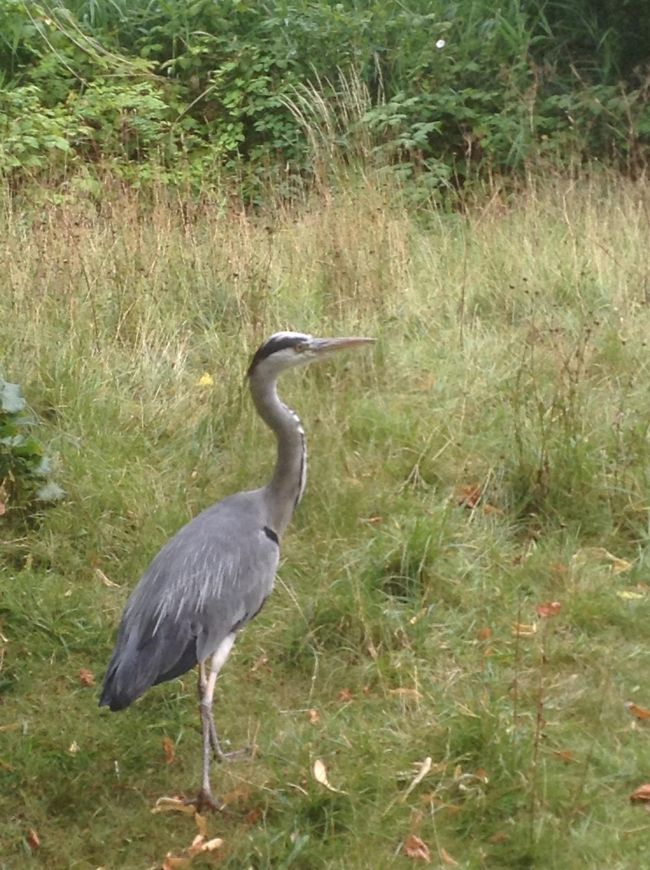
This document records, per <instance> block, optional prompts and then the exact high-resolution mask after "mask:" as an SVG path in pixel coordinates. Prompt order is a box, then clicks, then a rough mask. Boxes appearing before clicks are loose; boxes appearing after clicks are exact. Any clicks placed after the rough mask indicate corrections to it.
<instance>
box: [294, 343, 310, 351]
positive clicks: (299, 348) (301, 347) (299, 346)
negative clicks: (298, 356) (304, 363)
mask: <svg viewBox="0 0 650 870" xmlns="http://www.w3.org/2000/svg"><path fill="white" fill-rule="evenodd" d="M307 347H308V344H307V342H306V341H301V342H299V343H298V344H294V346H293V349H294V350H295V352H296V353H303V352H304V351H306V350H307Z"/></svg>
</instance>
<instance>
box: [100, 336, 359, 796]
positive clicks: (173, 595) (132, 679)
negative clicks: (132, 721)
mask: <svg viewBox="0 0 650 870" xmlns="http://www.w3.org/2000/svg"><path fill="white" fill-rule="evenodd" d="M368 341H371V339H361V338H344V339H343V338H342V339H315V338H312V336H310V335H304V334H302V333H288V332H283V333H276V334H275V335H273V336H271V338H270V339H268V341H266V342H265V343H264V344H263V345H262V346H261V347H260V348H259V349H258V351H257V352H256V354H255V355H254V357H253V359H252V362H251V365H250V368H249V370H248V379H249V385H250V390H251V396H252V399H253V402H254V404H255V407H256V410H257V412H258V413H259V415H260V416H261V417H262V419H263V420H264V422H265V423H266V424H267V426H269V428H270V429H271V430H272V431H273V432H274V433H275V436H276V439H277V460H276V465H275V470H274V473H273V476H272V478H271V481H270V482H269V483H268V484H267V485H266V486H264V487H262V488H261V489H256V490H251V491H249V492H241V493H237V494H236V495H231V496H229V497H227V498H225V499H223V501H220V502H218V503H217V504H215V505H213V506H212V507H209V508H208V509H207V510H204V511H203V512H202V513H200V514H199V515H198V516H197V517H195V518H194V519H193V520H191V522H189V523H188V524H187V525H185V526H183V528H182V529H180V531H178V532H177V533H176V534H175V535H174V537H173V538H171V539H170V540H169V541H168V542H167V543H166V544H165V546H164V547H163V548H162V549H161V550H160V552H159V553H158V555H157V556H156V557H155V558H154V560H153V562H152V563H151V565H150V566H149V568H148V569H147V570H146V571H145V573H144V575H143V576H142V578H141V579H140V581H139V583H138V584H137V586H136V587H135V589H134V590H133V592H132V594H131V597H130V598H129V600H128V602H127V605H126V608H125V610H124V613H123V616H122V621H121V623H120V628H119V632H118V636H117V642H116V644H115V650H114V652H113V655H112V657H111V660H110V662H109V665H108V669H107V671H106V676H105V678H104V686H103V690H102V694H101V698H100V702H99V703H100V705H105V706H108V707H109V708H110V709H111V710H122V709H124V708H125V707H127V706H128V705H129V704H131V703H132V702H133V701H134V700H135V699H136V698H138V697H139V696H140V695H142V694H143V692H145V691H146V690H147V689H148V688H149V687H150V686H154V685H156V684H157V683H162V682H164V681H165V680H171V679H173V678H174V677H178V676H181V674H184V673H185V672H186V671H188V670H189V669H190V668H192V667H194V666H195V665H196V664H197V663H198V664H199V665H200V694H201V719H202V723H203V738H204V766H203V787H202V790H201V793H200V795H199V802H201V801H203V802H206V803H212V797H211V792H210V783H209V776H208V766H209V750H210V747H212V749H213V750H214V751H215V752H217V753H219V754H222V753H221V749H220V746H219V741H218V738H217V733H216V729H215V726H214V720H213V718H212V710H211V707H212V693H213V691H214V683H215V680H216V676H217V673H218V670H219V668H220V667H221V666H222V665H223V663H224V662H225V660H226V658H227V656H228V654H229V652H230V649H231V647H232V644H233V642H234V639H235V637H236V635H237V633H238V632H239V631H240V630H241V629H242V628H243V627H244V625H246V623H247V622H249V621H250V620H251V619H252V618H253V617H254V616H255V615H256V614H257V613H259V611H260V609H261V608H262V606H263V604H264V602H265V600H266V598H267V597H268V596H269V594H270V592H271V590H272V588H273V581H274V577H275V572H276V569H277V566H278V560H279V541H280V538H281V536H282V534H283V533H284V531H285V529H286V527H287V525H288V524H289V521H290V519H291V516H292V514H293V511H294V509H295V507H296V506H297V504H298V502H299V501H300V499H301V497H302V494H303V492H304V488H305V482H306V474H307V451H306V445H305V433H304V430H303V428H302V424H301V422H300V419H299V418H298V416H297V414H296V413H295V412H294V411H291V410H290V409H289V408H287V406H286V405H285V404H284V403H283V402H282V401H281V400H280V398H279V397H278V394H277V388H276V382H277V378H278V376H279V375H280V374H281V373H282V372H283V371H285V370H286V369H288V368H292V367H294V366H297V365H301V364H305V363H309V362H312V361H313V360H316V359H320V358H323V357H324V356H326V355H327V354H329V353H330V352H332V351H336V350H339V349H343V348H345V347H352V346H355V345H359V344H364V343H366V342H368ZM208 660H210V661H211V670H210V674H209V676H208V677H207V678H206V677H205V673H204V663H205V662H207V661H208Z"/></svg>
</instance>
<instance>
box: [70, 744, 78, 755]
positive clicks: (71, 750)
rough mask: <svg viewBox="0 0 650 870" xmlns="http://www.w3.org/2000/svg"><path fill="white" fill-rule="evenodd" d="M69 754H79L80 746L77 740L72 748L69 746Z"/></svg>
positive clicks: (71, 745)
mask: <svg viewBox="0 0 650 870" xmlns="http://www.w3.org/2000/svg"><path fill="white" fill-rule="evenodd" d="M68 752H69V753H70V755H76V754H77V752H79V744H78V743H77V741H76V740H73V741H72V743H71V744H70V746H68Z"/></svg>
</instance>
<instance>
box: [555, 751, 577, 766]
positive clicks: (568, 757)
mask: <svg viewBox="0 0 650 870" xmlns="http://www.w3.org/2000/svg"><path fill="white" fill-rule="evenodd" d="M553 755H554V756H555V757H556V758H559V759H560V761H563V762H564V763H565V764H570V763H571V762H572V761H575V760H576V759H575V756H574V754H573V752H571V750H570V749H555V750H553Z"/></svg>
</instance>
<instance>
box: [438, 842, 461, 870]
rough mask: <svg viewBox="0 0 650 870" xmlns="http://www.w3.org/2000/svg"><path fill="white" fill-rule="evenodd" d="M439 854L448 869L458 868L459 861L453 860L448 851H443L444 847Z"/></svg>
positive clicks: (439, 850)
mask: <svg viewBox="0 0 650 870" xmlns="http://www.w3.org/2000/svg"><path fill="white" fill-rule="evenodd" d="M438 854H439V855H440V860H441V861H442V863H443V864H447V866H448V867H458V861H457V860H456V859H455V858H452V857H451V855H450V854H449V852H448V851H447V850H446V849H443V848H442V846H440V848H439V849H438Z"/></svg>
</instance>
